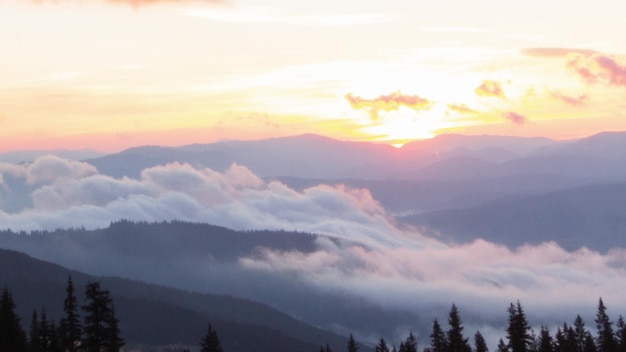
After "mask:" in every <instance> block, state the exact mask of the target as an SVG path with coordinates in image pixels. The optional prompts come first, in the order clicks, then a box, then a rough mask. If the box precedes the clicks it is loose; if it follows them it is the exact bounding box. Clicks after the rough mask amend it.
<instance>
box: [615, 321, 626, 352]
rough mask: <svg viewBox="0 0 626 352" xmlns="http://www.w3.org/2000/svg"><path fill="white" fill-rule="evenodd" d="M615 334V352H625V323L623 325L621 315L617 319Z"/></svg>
mask: <svg viewBox="0 0 626 352" xmlns="http://www.w3.org/2000/svg"><path fill="white" fill-rule="evenodd" d="M615 334H616V336H617V350H618V351H619V352H626V323H624V318H623V317H622V316H621V315H620V316H619V318H618V319H617V331H616V332H615Z"/></svg>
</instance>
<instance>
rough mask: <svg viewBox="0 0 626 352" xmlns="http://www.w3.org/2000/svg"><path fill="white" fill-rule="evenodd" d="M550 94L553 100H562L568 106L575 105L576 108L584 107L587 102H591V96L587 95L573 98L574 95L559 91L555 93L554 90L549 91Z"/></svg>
mask: <svg viewBox="0 0 626 352" xmlns="http://www.w3.org/2000/svg"><path fill="white" fill-rule="evenodd" d="M548 94H549V96H550V97H551V98H552V99H556V100H560V101H562V102H564V103H566V104H569V105H574V106H581V105H584V104H585V103H586V102H587V100H589V96H588V95H587V94H580V95H578V96H572V95H567V94H564V93H561V92H559V91H553V90H550V91H548Z"/></svg>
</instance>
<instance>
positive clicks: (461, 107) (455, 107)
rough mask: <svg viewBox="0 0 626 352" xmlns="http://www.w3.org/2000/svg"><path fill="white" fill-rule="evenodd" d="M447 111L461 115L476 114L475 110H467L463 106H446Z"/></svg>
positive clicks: (465, 106) (466, 107)
mask: <svg viewBox="0 0 626 352" xmlns="http://www.w3.org/2000/svg"><path fill="white" fill-rule="evenodd" d="M448 109H450V110H452V111H456V112H459V113H462V114H478V111H477V110H474V109H472V108H469V107H468V106H467V105H465V104H448Z"/></svg>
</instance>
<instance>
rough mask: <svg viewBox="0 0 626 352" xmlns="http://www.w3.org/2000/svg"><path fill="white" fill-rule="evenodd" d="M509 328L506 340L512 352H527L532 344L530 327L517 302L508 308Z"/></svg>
mask: <svg viewBox="0 0 626 352" xmlns="http://www.w3.org/2000/svg"><path fill="white" fill-rule="evenodd" d="M508 312H509V326H508V327H507V330H506V332H507V338H508V339H509V346H510V348H511V351H512V352H528V351H529V346H530V344H531V343H532V341H531V335H530V334H529V330H530V327H529V325H528V322H527V321H526V314H525V313H524V309H523V308H522V305H521V303H520V302H519V301H517V304H516V305H514V304H513V303H511V305H510V306H509V308H508Z"/></svg>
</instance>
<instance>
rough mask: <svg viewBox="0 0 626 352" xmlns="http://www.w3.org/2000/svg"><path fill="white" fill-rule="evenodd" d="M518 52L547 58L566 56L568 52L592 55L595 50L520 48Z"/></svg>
mask: <svg viewBox="0 0 626 352" xmlns="http://www.w3.org/2000/svg"><path fill="white" fill-rule="evenodd" d="M520 53H522V55H526V56H532V57H549V58H559V57H566V56H567V55H569V54H580V55H593V54H596V53H597V51H594V50H589V49H574V48H554V47H553V48H523V49H520Z"/></svg>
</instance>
